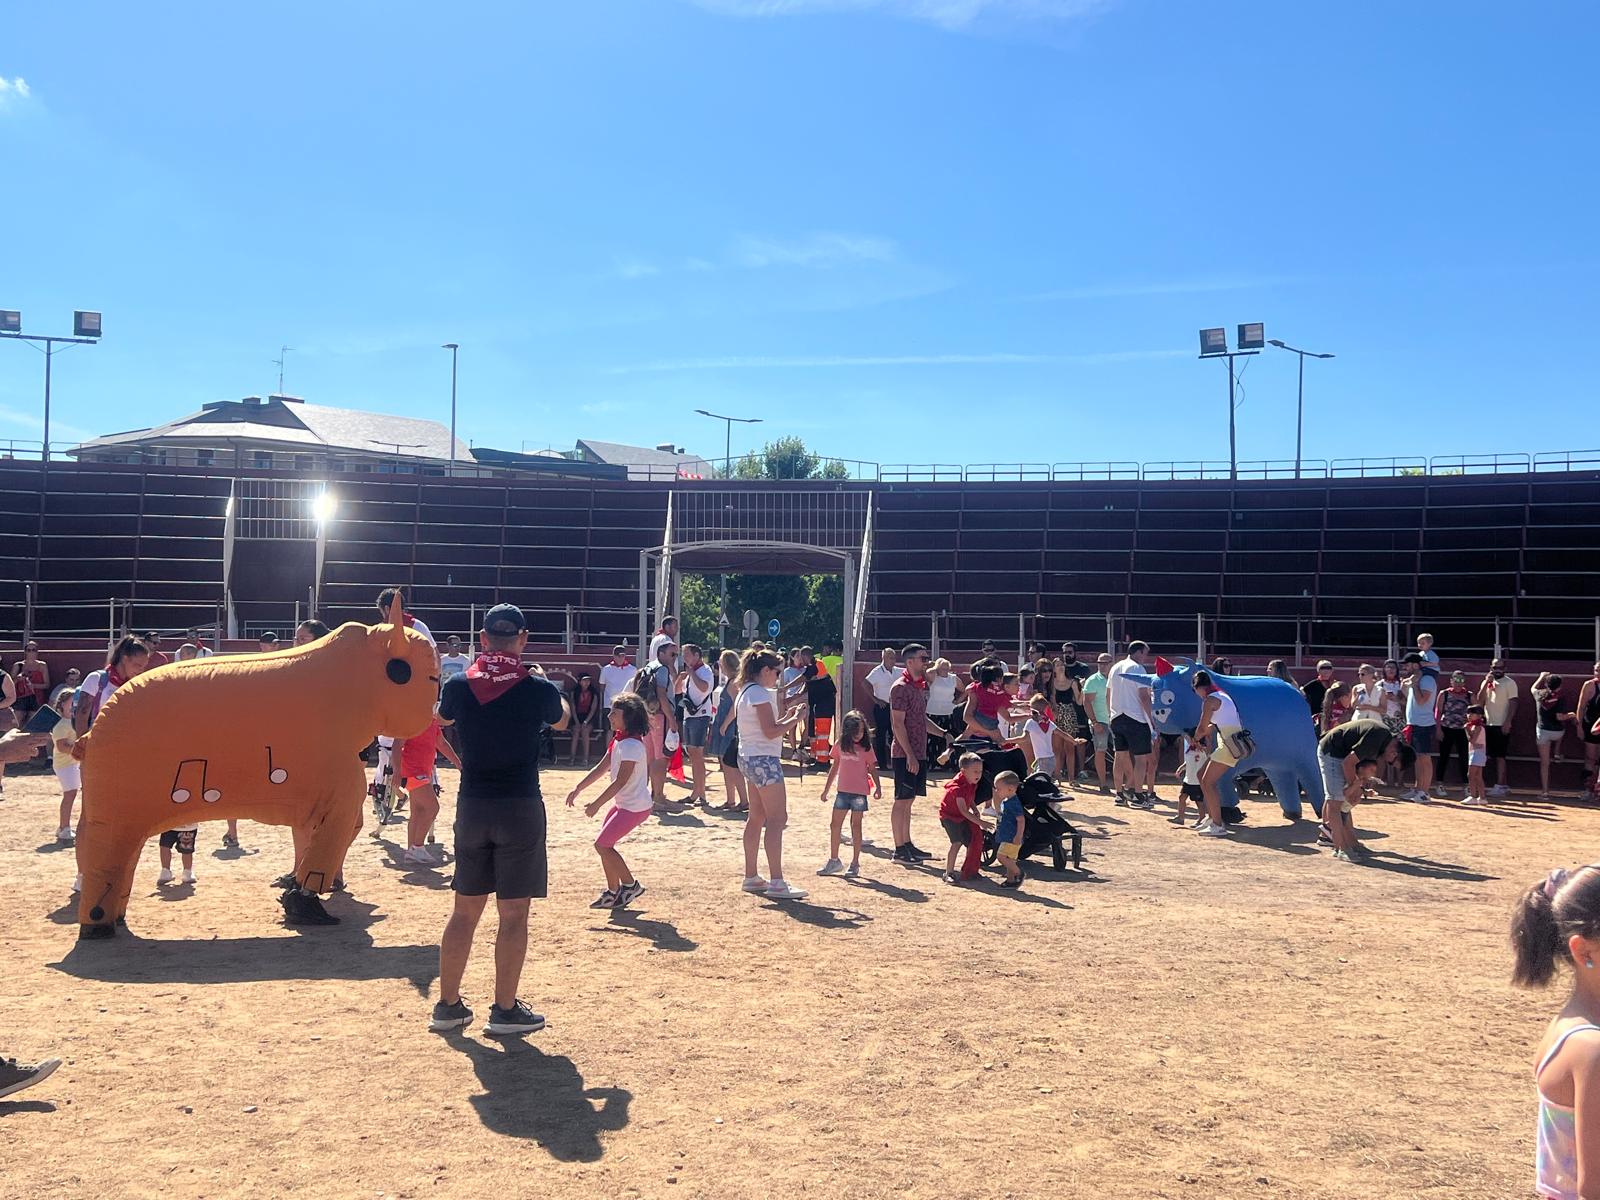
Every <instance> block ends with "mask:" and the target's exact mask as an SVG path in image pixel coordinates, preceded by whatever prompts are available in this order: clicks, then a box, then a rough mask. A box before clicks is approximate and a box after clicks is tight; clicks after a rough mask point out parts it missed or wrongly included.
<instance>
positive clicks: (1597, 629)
mask: <svg viewBox="0 0 1600 1200" xmlns="http://www.w3.org/2000/svg"><path fill="white" fill-rule="evenodd" d="M1594 660H1595V662H1600V617H1596V618H1595V619H1594Z"/></svg>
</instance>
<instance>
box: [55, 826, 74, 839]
mask: <svg viewBox="0 0 1600 1200" xmlns="http://www.w3.org/2000/svg"><path fill="white" fill-rule="evenodd" d="M56 841H58V842H70V841H72V826H70V825H63V826H62V827H61V828H60V829H58V830H56Z"/></svg>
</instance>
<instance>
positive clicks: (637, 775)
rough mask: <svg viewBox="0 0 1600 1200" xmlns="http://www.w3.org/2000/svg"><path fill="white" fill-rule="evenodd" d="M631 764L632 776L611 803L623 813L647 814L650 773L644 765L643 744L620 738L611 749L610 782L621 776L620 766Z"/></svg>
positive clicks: (634, 739) (633, 739)
mask: <svg viewBox="0 0 1600 1200" xmlns="http://www.w3.org/2000/svg"><path fill="white" fill-rule="evenodd" d="M625 762H631V763H632V764H633V774H632V775H630V776H628V782H627V783H625V784H623V785H622V790H621V791H619V792H617V794H616V795H614V796H612V797H611V802H612V803H613V804H615V805H616V806H617V807H618V808H620V809H622V811H623V812H648V811H649V809H650V772H649V770H648V769H647V767H646V764H645V754H644V743H643V742H641V741H640V740H639V739H638V738H622V739H621V740H620V741H618V742H617V743H616V744H615V745H613V746H612V747H611V781H612V782H613V783H615V782H616V780H617V776H618V775H620V774H622V764H623V763H625Z"/></svg>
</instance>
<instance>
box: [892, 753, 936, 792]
mask: <svg viewBox="0 0 1600 1200" xmlns="http://www.w3.org/2000/svg"><path fill="white" fill-rule="evenodd" d="M927 794H928V760H927V759H925V758H924V759H922V760H921V761H920V762H919V763H918V764H917V773H916V774H915V775H913V774H912V773H911V772H910V771H908V770H907V769H906V760H905V759H903V758H897V759H895V760H894V798H895V799H896V800H915V799H916V798H917V797H918V796H926V795H927Z"/></svg>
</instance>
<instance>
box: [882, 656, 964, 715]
mask: <svg viewBox="0 0 1600 1200" xmlns="http://www.w3.org/2000/svg"><path fill="white" fill-rule="evenodd" d="M951 678H952V679H953V678H955V676H953V675H952V676H951ZM899 682H900V668H899V667H898V666H893V667H886V666H884V665H883V664H882V663H879V664H878V665H877V666H875V667H873V668H872V670H870V671H868V672H867V686H868V687H869V688H871V689H872V698H873V699H874V700H876V701H877V702H878V703H879V704H888V703H889V689H890V688H892V687H893V686H894V685H895V684H897V683H899ZM930 686H931V685H930ZM929 699H932V697H931V696H930V697H929ZM951 711H954V710H953V709H952V710H951Z"/></svg>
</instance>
